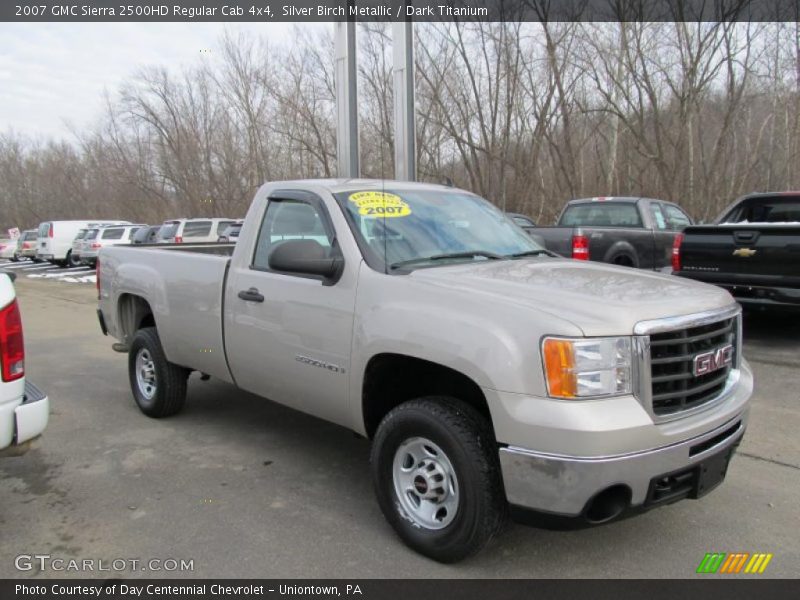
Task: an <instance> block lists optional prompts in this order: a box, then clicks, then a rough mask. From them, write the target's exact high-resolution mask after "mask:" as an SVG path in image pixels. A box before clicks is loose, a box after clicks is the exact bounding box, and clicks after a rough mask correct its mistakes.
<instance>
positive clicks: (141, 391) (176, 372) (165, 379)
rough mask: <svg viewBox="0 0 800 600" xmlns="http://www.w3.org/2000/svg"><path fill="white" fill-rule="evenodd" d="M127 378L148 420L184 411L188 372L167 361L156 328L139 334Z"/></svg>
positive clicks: (141, 331)
mask: <svg viewBox="0 0 800 600" xmlns="http://www.w3.org/2000/svg"><path fill="white" fill-rule="evenodd" d="M128 376H129V379H130V384H131V391H133V398H134V400H136V404H137V405H138V406H139V410H141V411H142V412H143V413H144V414H146V415H147V416H148V417H153V418H161V417H169V416H171V415H174V414H177V413H178V412H180V410H181V409H182V408H183V405H184V403H185V401H186V379H187V378H188V377H189V371H188V370H187V369H184V368H183V367H180V366H178V365H175V364H173V363H171V362H169V361H168V360H167V357H166V355H165V354H164V350H163V348H162V347H161V340H160V339H159V337H158V332H157V331H156V328H155V327H145V328H143V329H140V330H139V331H137V332H136V335H135V336H134V338H133V342H132V343H131V347H130V351H129V352H128Z"/></svg>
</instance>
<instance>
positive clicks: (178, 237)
mask: <svg viewBox="0 0 800 600" xmlns="http://www.w3.org/2000/svg"><path fill="white" fill-rule="evenodd" d="M233 222H234V220H233V219H221V218H213V219H212V218H208V219H205V218H197V219H173V220H170V221H164V224H163V225H162V226H161V231H159V232H158V242H159V243H162V244H182V243H193V244H197V243H202V242H216V241H217V240H218V239H219V236H220V235H221V234H222V232H223V231H225V228H227V227H228V225H230V224H231V223H233Z"/></svg>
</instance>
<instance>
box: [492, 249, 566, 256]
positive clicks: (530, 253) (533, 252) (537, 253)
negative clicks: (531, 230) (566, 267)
mask: <svg viewBox="0 0 800 600" xmlns="http://www.w3.org/2000/svg"><path fill="white" fill-rule="evenodd" d="M543 254H544V255H545V256H552V257H553V258H557V257H558V254H556V253H555V252H550V250H545V249H544V248H540V249H538V250H526V251H525V252H517V253H516V254H509V255H507V256H505V257H504V258H525V257H527V256H542V255H543Z"/></svg>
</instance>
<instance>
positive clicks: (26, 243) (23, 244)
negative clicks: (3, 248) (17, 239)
mask: <svg viewBox="0 0 800 600" xmlns="http://www.w3.org/2000/svg"><path fill="white" fill-rule="evenodd" d="M22 247H23V248H24V249H26V250H27V249H29V248H30V247H31V243H30V242H22Z"/></svg>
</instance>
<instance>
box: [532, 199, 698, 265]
mask: <svg viewBox="0 0 800 600" xmlns="http://www.w3.org/2000/svg"><path fill="white" fill-rule="evenodd" d="M691 224H692V220H691V218H690V217H689V215H687V214H686V213H685V212H684V211H683V209H681V208H680V207H679V206H678V205H676V204H673V203H672V202H667V201H665V200H654V199H652V198H628V197H602V196H601V197H599V198H585V199H581V200H570V201H569V202H568V203H567V205H566V206H565V207H564V209H563V210H562V211H561V216H560V217H559V218H558V221H557V224H556V225H555V226H554V227H536V229H535V230H534V231H535V232H536V235H537V238H539V239H541V240H543V241H544V244H545V247H546V248H547V249H548V250H550V251H552V252H555V253H556V254H560V255H562V256H567V257H572V258H576V259H582V260H594V261H599V262H606V263H611V264H615V265H624V266H627V267H638V268H641V269H654V270H661V269H668V268H669V265H670V262H671V256H672V248H673V245H674V241H675V236H677V235H678V233H680V232H681V231H682V230H683V229H684V227H686V226H687V225H691Z"/></svg>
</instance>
